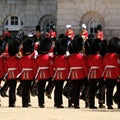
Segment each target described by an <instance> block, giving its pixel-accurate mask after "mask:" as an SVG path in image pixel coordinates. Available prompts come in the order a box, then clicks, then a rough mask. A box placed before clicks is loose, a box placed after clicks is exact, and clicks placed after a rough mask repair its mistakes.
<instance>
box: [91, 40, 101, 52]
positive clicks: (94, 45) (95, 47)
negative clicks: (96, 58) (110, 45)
mask: <svg viewBox="0 0 120 120" xmlns="http://www.w3.org/2000/svg"><path fill="white" fill-rule="evenodd" d="M100 48H101V40H100V39H99V38H96V39H93V40H92V42H91V52H92V53H93V54H94V53H96V52H99V51H100Z"/></svg>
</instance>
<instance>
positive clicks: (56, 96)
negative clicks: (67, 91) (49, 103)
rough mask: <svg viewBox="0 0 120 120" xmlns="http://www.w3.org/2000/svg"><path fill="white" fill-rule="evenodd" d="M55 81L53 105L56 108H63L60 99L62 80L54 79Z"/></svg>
mask: <svg viewBox="0 0 120 120" xmlns="http://www.w3.org/2000/svg"><path fill="white" fill-rule="evenodd" d="M54 82H55V90H54V106H55V107H57V108H63V107H64V106H62V104H63V99H62V89H63V84H64V81H63V80H56V81H54Z"/></svg>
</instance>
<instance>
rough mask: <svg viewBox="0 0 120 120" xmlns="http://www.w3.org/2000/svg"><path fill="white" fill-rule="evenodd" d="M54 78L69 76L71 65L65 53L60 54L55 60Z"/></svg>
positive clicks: (60, 78)
mask: <svg viewBox="0 0 120 120" xmlns="http://www.w3.org/2000/svg"><path fill="white" fill-rule="evenodd" d="M53 72H54V74H53V79H55V80H66V79H67V77H68V72H69V66H68V61H67V57H66V56H65V55H58V56H56V57H55V59H54V61H53Z"/></svg>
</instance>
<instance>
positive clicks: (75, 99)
mask: <svg viewBox="0 0 120 120" xmlns="http://www.w3.org/2000/svg"><path fill="white" fill-rule="evenodd" d="M71 82H72V85H73V94H72V99H73V103H74V107H77V106H79V97H80V88H81V87H82V86H83V85H84V84H85V79H82V80H71Z"/></svg>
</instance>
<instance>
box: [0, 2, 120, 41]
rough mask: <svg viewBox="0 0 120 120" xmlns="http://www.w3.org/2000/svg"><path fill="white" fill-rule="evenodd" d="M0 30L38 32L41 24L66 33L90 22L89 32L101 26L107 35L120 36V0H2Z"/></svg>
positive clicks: (77, 29) (76, 32)
mask: <svg viewBox="0 0 120 120" xmlns="http://www.w3.org/2000/svg"><path fill="white" fill-rule="evenodd" d="M0 2H1V4H0V32H1V33H2V31H3V30H4V29H5V28H8V29H9V30H10V31H11V32H13V33H14V32H18V31H19V30H20V29H23V30H24V31H25V32H26V33H27V32H29V30H32V31H35V26H36V25H38V24H39V25H40V26H41V31H42V32H46V31H48V30H49V29H50V26H51V25H56V28H57V33H58V34H59V33H64V32H65V31H66V25H67V24H71V25H72V27H73V29H74V31H75V34H79V32H80V30H81V24H82V23H84V24H86V25H87V29H88V31H89V33H91V32H92V33H96V26H97V25H98V24H101V25H102V29H103V31H104V36H105V38H108V39H109V38H111V37H113V36H118V37H119V36H120V24H119V22H120V0H0Z"/></svg>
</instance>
